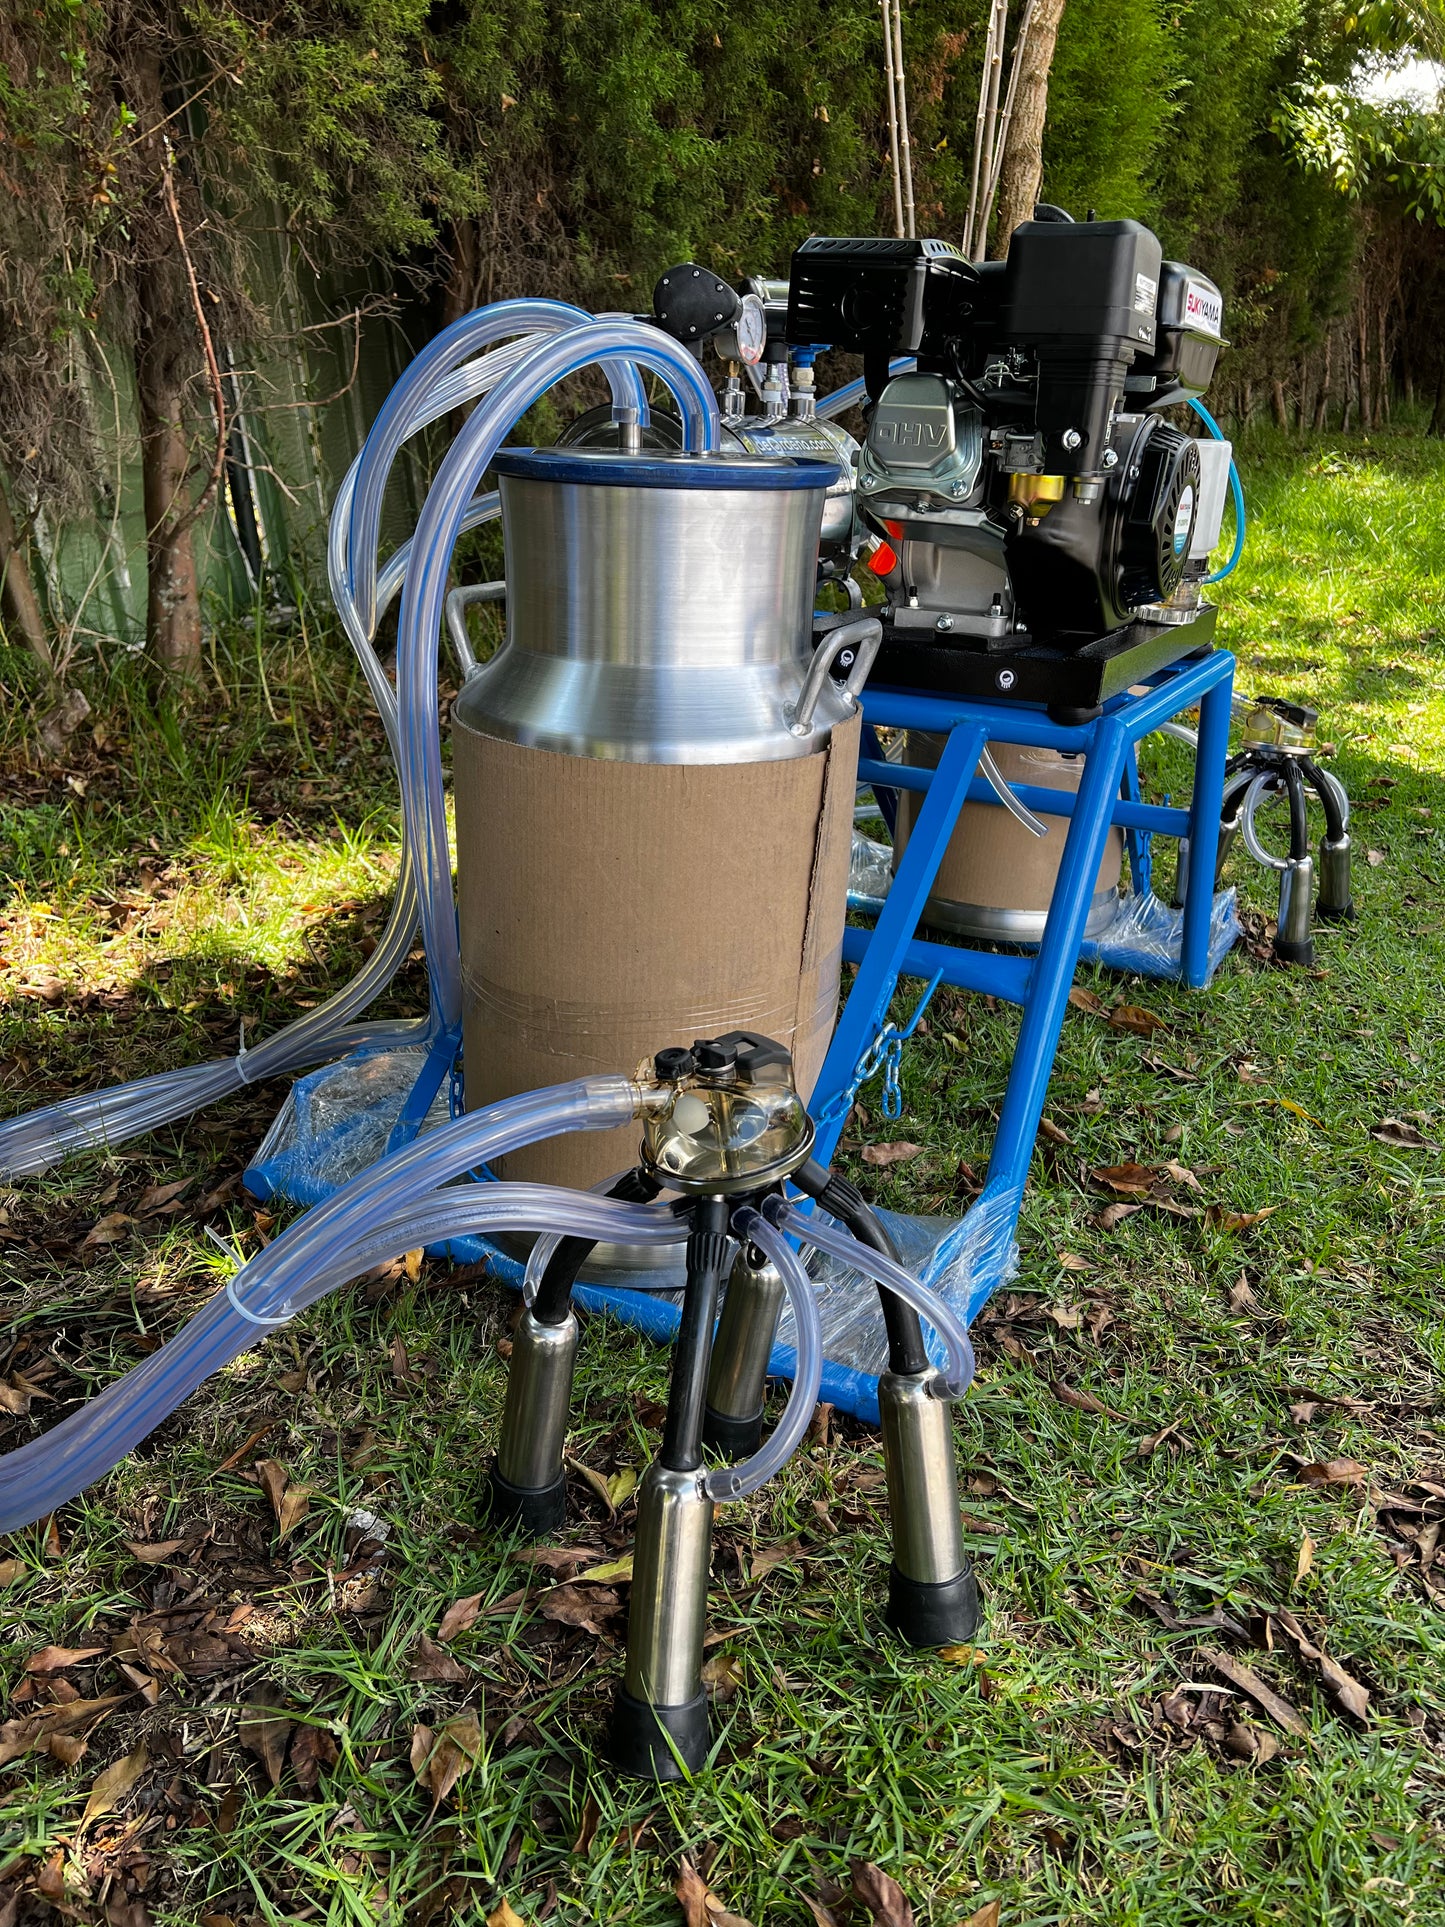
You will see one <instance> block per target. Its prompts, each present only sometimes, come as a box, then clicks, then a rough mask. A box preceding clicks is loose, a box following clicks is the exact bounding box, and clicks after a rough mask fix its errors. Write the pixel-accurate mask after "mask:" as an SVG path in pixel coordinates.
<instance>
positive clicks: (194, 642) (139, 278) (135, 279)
mask: <svg viewBox="0 0 1445 1927" xmlns="http://www.w3.org/2000/svg"><path fill="white" fill-rule="evenodd" d="M135 92H136V101H135V105H136V106H137V108H138V109H139V110H140V118H141V120H142V122H143V123H144V124H146V125H148V127H149V128H150V129H151V130H152V131H151V132H150V133H149V134H148V135H147V136H146V137H145V146H146V151H147V156H148V158H149V157H150V156H151V155H152V154H153V156H154V170H155V186H154V189H153V192H154V195H155V197H156V200H157V202H160V199H161V194H162V185H161V184H162V181H163V180H164V178H165V176H164V171H163V170H164V168H165V165H166V163H165V155H164V147H163V143H162V136H161V134H160V132H159V131H158V130H159V129H160V127H161V126H162V123H163V122H164V119H165V97H164V93H163V90H162V81H161V71H160V65H159V62H158V61H156V60H155V59H154V58H151V59H149V60H142V61H140V62H138V63H137V67H136V72H135ZM157 235H163V230H162V229H161V227H160V226H159V223H158V224H157V226H156V228H155V229H154V230H153V232H152V236H151V245H150V247H149V248H147V249H145V250H144V251H138V252H137V256H136V258H135V260H134V263H133V266H132V268H131V275H132V285H133V287H134V290H135V300H136V311H137V313H136V336H135V377H136V403H137V412H138V415H139V420H140V448H141V492H142V497H143V500H144V505H145V523H146V648H147V650H148V652H149V654H150V657H151V659H152V661H153V662H155V663H156V664H158V665H159V666H160V667H161V668H162V669H164V670H165V671H166V672H167V674H168V675H169V676H172V677H175V678H177V679H179V680H183V681H194V680H199V678H200V675H201V668H202V658H201V598H200V588H199V584H198V582H197V580H196V557H195V545H194V542H193V540H192V524H193V521H194V515H193V512H192V508H191V491H190V490H189V489H188V488H187V485H186V484H187V480H188V478H189V475H190V472H191V440H190V436H189V434H188V432H187V426H186V420H185V399H186V383H187V379H188V377H189V376H191V375H193V374H194V373H195V372H196V369H197V364H198V360H199V357H198V354H197V345H196V333H195V323H194V321H193V319H192V314H191V296H190V290H189V287H188V285H187V282H186V277H185V268H184V264H183V263H182V262H181V260H180V259H179V257H178V252H177V249H176V248H175V247H174V245H168V244H166V243H165V242H164V240H163V239H162V240H157V239H156V238H155V237H156V236H157Z"/></svg>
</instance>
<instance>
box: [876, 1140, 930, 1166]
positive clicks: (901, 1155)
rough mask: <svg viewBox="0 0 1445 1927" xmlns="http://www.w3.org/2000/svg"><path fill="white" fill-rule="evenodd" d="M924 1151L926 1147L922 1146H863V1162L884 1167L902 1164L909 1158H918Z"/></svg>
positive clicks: (900, 1144) (899, 1144)
mask: <svg viewBox="0 0 1445 1927" xmlns="http://www.w3.org/2000/svg"><path fill="white" fill-rule="evenodd" d="M926 1149H927V1146H926V1145H923V1144H906V1143H897V1144H865V1145H864V1146H863V1162H864V1163H865V1164H876V1165H880V1166H885V1167H886V1166H887V1165H890V1164H904V1163H906V1162H907V1160H908V1159H909V1158H916V1157H918V1156H919V1154H920V1153H921V1152H923V1151H924V1150H926Z"/></svg>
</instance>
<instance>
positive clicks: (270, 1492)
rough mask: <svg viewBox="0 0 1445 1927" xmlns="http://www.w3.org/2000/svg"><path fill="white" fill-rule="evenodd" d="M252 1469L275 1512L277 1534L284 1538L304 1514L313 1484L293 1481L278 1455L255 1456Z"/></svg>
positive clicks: (312, 1490) (307, 1508)
mask: <svg viewBox="0 0 1445 1927" xmlns="http://www.w3.org/2000/svg"><path fill="white" fill-rule="evenodd" d="M256 1473H257V1476H258V1478H259V1479H260V1481H261V1485H262V1488H263V1490H264V1491H265V1494H266V1497H267V1498H268V1499H269V1500H270V1501H271V1510H272V1511H273V1512H274V1513H275V1514H276V1525H277V1529H278V1531H279V1533H280V1536H281V1537H282V1538H283V1539H285V1538H287V1537H288V1536H289V1535H290V1533H291V1532H292V1531H294V1529H295V1528H296V1527H297V1526H298V1525H300V1523H301V1521H302V1520H303V1519H304V1518H305V1517H306V1514H307V1512H308V1510H309V1509H310V1505H311V1494H312V1493H313V1492H314V1491H315V1489H316V1488H315V1487H314V1486H310V1485H300V1484H293V1483H292V1479H291V1474H290V1473H289V1472H288V1471H287V1470H286V1468H285V1466H284V1465H283V1464H282V1463H281V1461H280V1460H279V1459H258V1460H257V1461H256Z"/></svg>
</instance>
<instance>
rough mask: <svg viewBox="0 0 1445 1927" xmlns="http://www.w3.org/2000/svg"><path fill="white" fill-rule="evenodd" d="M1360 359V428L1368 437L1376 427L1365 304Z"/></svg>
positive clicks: (1360, 336) (1360, 339)
mask: <svg viewBox="0 0 1445 1927" xmlns="http://www.w3.org/2000/svg"><path fill="white" fill-rule="evenodd" d="M1359 359H1360V365H1359V369H1358V372H1357V376H1356V386H1357V388H1358V389H1359V395H1360V426H1361V428H1363V429H1364V431H1365V433H1366V434H1367V435H1368V434H1369V433H1370V431H1371V429H1372V428H1373V427H1374V426H1375V411H1374V409H1373V408H1372V407H1371V405H1370V320H1369V316H1368V315H1367V314H1366V312H1365V306H1364V303H1363V302H1361V303H1360V309H1359Z"/></svg>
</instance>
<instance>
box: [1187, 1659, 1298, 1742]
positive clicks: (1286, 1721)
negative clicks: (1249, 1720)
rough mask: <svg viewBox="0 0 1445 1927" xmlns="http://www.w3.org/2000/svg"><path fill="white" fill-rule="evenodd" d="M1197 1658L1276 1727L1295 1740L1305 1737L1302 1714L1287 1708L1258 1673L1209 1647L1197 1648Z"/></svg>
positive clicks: (1289, 1706)
mask: <svg viewBox="0 0 1445 1927" xmlns="http://www.w3.org/2000/svg"><path fill="white" fill-rule="evenodd" d="M1199 1657H1200V1658H1201V1659H1202V1660H1204V1661H1206V1663H1207V1664H1208V1665H1210V1666H1212V1667H1213V1668H1214V1670H1215V1672H1216V1673H1218V1674H1219V1676H1220V1678H1221V1679H1227V1680H1228V1681H1229V1683H1230V1685H1231V1686H1236V1687H1238V1688H1239V1690H1240V1692H1241V1693H1246V1694H1248V1696H1249V1697H1250V1699H1252V1700H1253V1701H1254V1703H1255V1705H1256V1706H1258V1707H1259V1708H1260V1709H1261V1710H1262V1711H1263V1712H1266V1713H1268V1715H1269V1717H1270V1718H1271V1719H1272V1720H1273V1721H1274V1722H1275V1723H1276V1725H1278V1726H1282V1727H1283V1728H1284V1730H1285V1732H1286V1733H1291V1734H1293V1735H1294V1737H1295V1738H1296V1739H1298V1740H1307V1739H1308V1738H1309V1731H1310V1730H1309V1727H1308V1726H1307V1725H1306V1723H1305V1720H1304V1717H1303V1715H1302V1714H1301V1713H1300V1712H1299V1711H1298V1709H1297V1708H1295V1707H1293V1706H1291V1705H1290V1703H1289V1701H1288V1700H1287V1699H1281V1698H1280V1696H1279V1694H1278V1693H1276V1692H1275V1690H1274V1688H1273V1687H1271V1686H1267V1685H1266V1684H1265V1682H1264V1681H1263V1680H1262V1679H1261V1678H1260V1676H1259V1674H1258V1673H1256V1672H1254V1671H1253V1670H1252V1669H1251V1668H1250V1667H1248V1666H1241V1665H1240V1664H1239V1662H1238V1661H1237V1660H1233V1659H1231V1658H1230V1657H1229V1655H1228V1654H1227V1653H1221V1652H1220V1651H1218V1649H1217V1648H1215V1647H1213V1646H1201V1647H1200V1648H1199Z"/></svg>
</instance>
